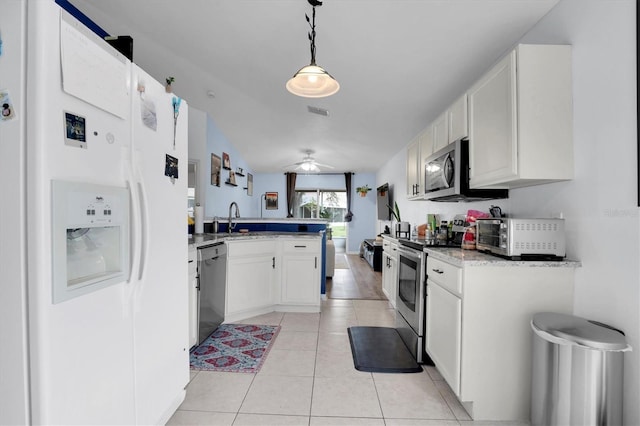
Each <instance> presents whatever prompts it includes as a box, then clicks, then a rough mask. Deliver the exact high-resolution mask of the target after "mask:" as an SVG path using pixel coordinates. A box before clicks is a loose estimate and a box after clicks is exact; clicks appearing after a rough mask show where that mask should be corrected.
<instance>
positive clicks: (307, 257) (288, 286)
mask: <svg viewBox="0 0 640 426" xmlns="http://www.w3.org/2000/svg"><path fill="white" fill-rule="evenodd" d="M279 243H280V248H281V252H282V270H281V283H282V284H281V287H280V289H281V293H280V304H282V305H312V306H317V305H319V303H320V267H321V263H320V262H321V261H322V257H321V248H320V240H302V241H301V240H299V239H291V240H288V239H286V240H285V239H283V240H281V241H280V242H279Z"/></svg>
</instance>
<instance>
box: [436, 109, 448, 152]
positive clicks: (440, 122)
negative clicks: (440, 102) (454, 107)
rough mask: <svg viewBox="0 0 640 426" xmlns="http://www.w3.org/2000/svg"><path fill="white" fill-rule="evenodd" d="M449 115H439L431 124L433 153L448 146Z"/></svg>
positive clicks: (445, 113) (444, 113)
mask: <svg viewBox="0 0 640 426" xmlns="http://www.w3.org/2000/svg"><path fill="white" fill-rule="evenodd" d="M448 116H449V114H448V113H447V111H445V112H443V113H442V114H440V116H439V117H438V118H436V121H434V122H433V124H432V126H433V152H436V151H438V150H440V149H442V148H444V147H445V146H447V145H448V144H449V123H448Z"/></svg>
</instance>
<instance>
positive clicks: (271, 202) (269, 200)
mask: <svg viewBox="0 0 640 426" xmlns="http://www.w3.org/2000/svg"><path fill="white" fill-rule="evenodd" d="M264 203H265V209H266V210H278V193H277V192H266V193H265V194H264Z"/></svg>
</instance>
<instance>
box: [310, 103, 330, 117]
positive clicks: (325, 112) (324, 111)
mask: <svg viewBox="0 0 640 426" xmlns="http://www.w3.org/2000/svg"><path fill="white" fill-rule="evenodd" d="M307 110H308V111H309V112H310V113H313V114H318V115H322V116H323V117H327V116H328V115H329V110H328V109H324V108H318V107H314V106H311V105H307Z"/></svg>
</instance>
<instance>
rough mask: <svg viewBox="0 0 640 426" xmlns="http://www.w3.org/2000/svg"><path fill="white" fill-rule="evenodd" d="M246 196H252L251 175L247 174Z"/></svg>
mask: <svg viewBox="0 0 640 426" xmlns="http://www.w3.org/2000/svg"><path fill="white" fill-rule="evenodd" d="M246 189H247V195H249V196H252V195H253V175H252V174H251V173H247V188H246Z"/></svg>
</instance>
